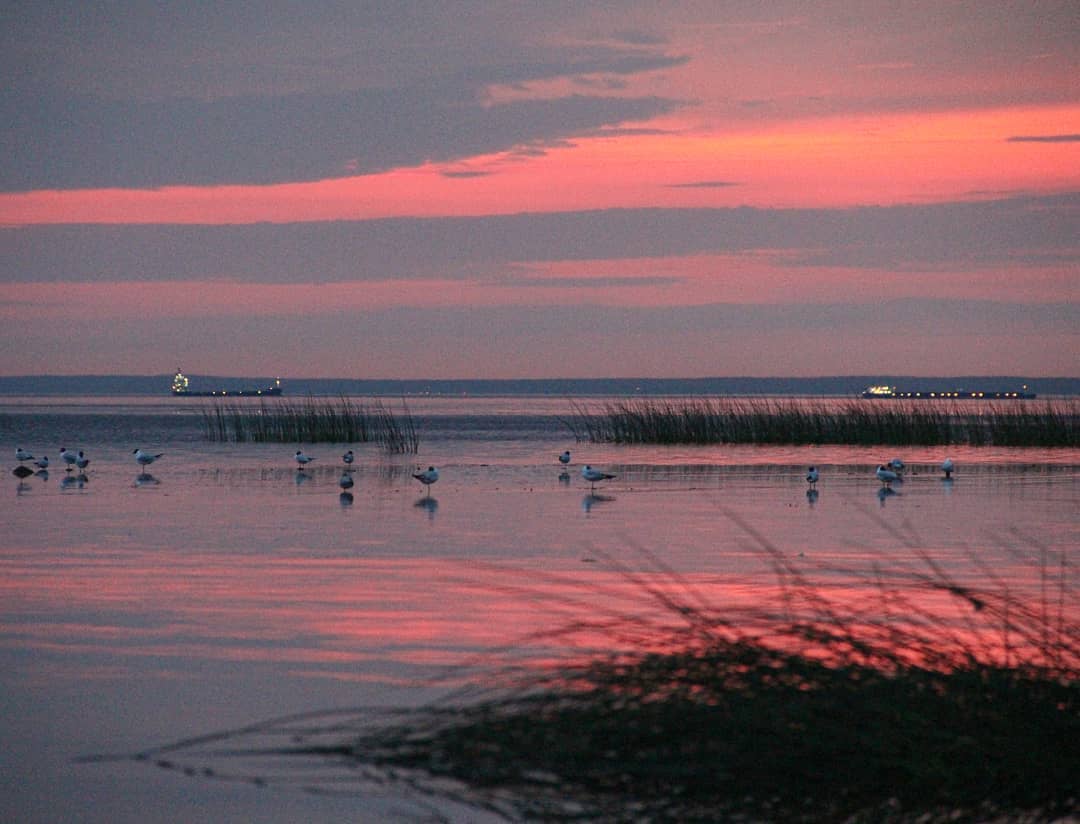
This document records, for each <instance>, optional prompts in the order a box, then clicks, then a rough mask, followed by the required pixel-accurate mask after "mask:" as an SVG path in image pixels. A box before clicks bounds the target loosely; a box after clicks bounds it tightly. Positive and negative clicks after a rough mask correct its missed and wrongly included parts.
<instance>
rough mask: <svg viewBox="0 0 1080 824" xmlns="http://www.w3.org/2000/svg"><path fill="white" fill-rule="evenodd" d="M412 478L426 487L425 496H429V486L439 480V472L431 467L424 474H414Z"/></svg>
mask: <svg viewBox="0 0 1080 824" xmlns="http://www.w3.org/2000/svg"><path fill="white" fill-rule="evenodd" d="M413 477H414V478H416V480H418V481H420V483H422V484H423V485H424V486H426V487H427V494H428V495H430V494H431V485H432V484H433V483H435V481H437V480H439V470H437V469H436V468H435V467H433V466H429V467H428V468H427V470H426V471H424V472H414V473H413Z"/></svg>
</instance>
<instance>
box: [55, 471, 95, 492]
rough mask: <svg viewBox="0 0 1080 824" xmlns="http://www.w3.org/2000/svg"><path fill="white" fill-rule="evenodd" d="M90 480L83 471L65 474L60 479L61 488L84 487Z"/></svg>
mask: <svg viewBox="0 0 1080 824" xmlns="http://www.w3.org/2000/svg"><path fill="white" fill-rule="evenodd" d="M89 482H90V479H89V478H87V477H86V475H84V474H83V473H81V472H80V473H79V474H78V475H65V476H64V477H63V478H61V479H60V489H82V488H83V487H84V486H86V485H87V484H88V483H89Z"/></svg>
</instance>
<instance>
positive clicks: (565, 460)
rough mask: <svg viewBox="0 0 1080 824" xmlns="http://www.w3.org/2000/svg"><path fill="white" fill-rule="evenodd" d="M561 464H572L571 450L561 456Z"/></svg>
mask: <svg viewBox="0 0 1080 824" xmlns="http://www.w3.org/2000/svg"><path fill="white" fill-rule="evenodd" d="M559 463H561V464H562V465H563V466H566V465H567V464H568V463H570V450H569V449H567V450H566V451H565V452H563V453H562V454H561V455H560V456H559Z"/></svg>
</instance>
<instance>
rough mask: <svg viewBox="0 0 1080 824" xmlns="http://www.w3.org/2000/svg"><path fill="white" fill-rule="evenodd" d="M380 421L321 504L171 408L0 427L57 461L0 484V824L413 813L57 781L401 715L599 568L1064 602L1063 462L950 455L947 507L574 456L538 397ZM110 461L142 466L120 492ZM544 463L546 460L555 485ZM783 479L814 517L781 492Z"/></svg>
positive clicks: (187, 407) (259, 449)
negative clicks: (604, 475)
mask: <svg viewBox="0 0 1080 824" xmlns="http://www.w3.org/2000/svg"><path fill="white" fill-rule="evenodd" d="M408 402H409V404H410V409H411V411H412V412H413V414H414V415H416V417H417V421H418V425H419V429H420V435H421V448H420V453H419V454H418V455H409V456H393V455H387V454H385V453H384V452H382V451H380V450H379V449H378V448H377V447H374V446H367V445H363V446H360V447H356V446H354V447H353V448H354V450H355V451H356V453H357V462H356V471H355V472H354V473H353V476H354V479H355V486H354V487H353V488H352V490H351V495H350V496H349V497H348V498H345V497H344V496H343V495H342V493H341V490H340V488H339V486H338V479H339V477H340V475H341V465H340V458H339V456H340V454H341V452H343V451H344V449H345V448H346V447H344V446H340V447H338V446H334V445H313V446H310V447H307V446H305V450H306V451H308V452H309V453H310V454H313V455H315V456H316V460H315V462H314V463H313V464H312V465H311V466H310V467H309V468H308V469H307V470H306V471H304V472H297V470H296V468H295V465H294V464H293V462H292V460H291V455H292V452H293V451H294V449H295V447H294V446H292V445H289V444H283V445H255V444H215V443H208V442H206V441H205V440H204V439H203V436H202V429H201V423H200V417H199V411H198V410H199V406H197V405H196V404H195V403H194V402H193V400H188V401H184V402H180V403H178V402H175V401H173V400H172V399H158V398H145V399H143V398H110V399H92V400H86V399H69V398H25V399H8V400H5V401H4V402H3V403H0V434H2V436H3V437H2V438H0V441H2V442H3V443H4V444H6V445H5V446H4V447H3V448H5V449H8V452H7V453H6V454H8V455H9V464H10V466H13V465H14V461H13V460H10V455H11V454H12V452H13V450H14V448H15V446H22V447H24V448H27V449H29V450H30V451H33V452H35V453H40V452H43V451H44V452H46V453H47V454H49V455H50V458H52V459H53V461H54V467H55V468H54V469H51V470H50V471H49V473H48V476H47V477H40V476H33V477H30V478H28V479H26V480H25V481H21V482H20V481H17V480H16V478H14V477H12V476H11V475H10V474H9V475H7V476H6V477H7V481H6V482H5V483H6V484H7V492H6V494H3V495H2V496H0V515H2V518H3V523H4V525H5V532H4V539H3V542H2V546H0V565H2V569H3V575H2V576H0V589H2V591H3V592H2V594H3V601H2V604H3V606H2V607H0V690H2V694H3V696H4V699H3V700H4V702H5V705H6V706H5V712H4V713H3V716H2V720H0V735H2V736H3V740H4V741H5V742H10V744H9V746H6V747H5V748H4V749H3V754H2V755H0V759H2V762H0V775H4V776H5V784H4V790H3V793H2V795H0V818H2V819H4V820H19V821H55V820H82V821H145V820H151V819H152V820H157V821H170V820H175V821H199V820H205V821H220V820H226V819H246V820H253V819H257V820H261V821H294V820H321V819H327V818H330V817H332V816H333V817H336V818H340V817H347V818H348V819H350V820H381V819H382V820H385V819H386V818H398V817H401V816H403V815H405V813H406V812H407V811H410V810H411V811H412V812H414V813H415V811H416V808H415V805H414V803H413V802H410V801H408V800H402V799H398V798H394V797H392V796H391V797H386V798H369V797H365V798H362V799H356V798H348V799H339V798H327V797H320V796H311V795H305V794H302V793H299V792H293V791H283V790H278V789H271V790H256V789H255V788H252V787H247V786H237V785H233V784H226V783H223V782H215V781H212V780H207V779H193V778H186V777H184V776H182V775H178V774H176V773H172V772H167V771H163V770H156V769H153V768H150V767H142V766H138V765H134V764H130V763H121V764H83V763H76V762H75V761H74V759H75V758H76V757H78V756H80V755H86V754H91V753H102V752H131V751H134V750H139V749H142V748H145V747H149V746H153V745H157V744H161V743H164V742H168V741H172V740H176V739H180V738H184V737H186V736H190V735H199V734H202V733H207V732H213V731H217V730H220V729H224V728H228V727H233V726H238V725H243V724H247V723H251V722H254V721H258V720H261V719H265V718H268V717H273V716H278V715H284V714H288V713H293V712H300V711H306V710H314V709H322V708H329V707H337V706H355V705H366V704H378V705H386V704H402V703H406V704H407V703H410V702H416V701H421V700H425V699H427V698H429V697H432V696H433V695H438V694H440V692H441V691H442V690H443V689H445V687H439V686H433V685H431V684H429V683H428V682H427V681H426V680H425V679H428V678H430V677H432V676H436V675H440V674H443V673H444V672H445V670H444V669H443V668H444V667H445V666H447V665H453V664H457V663H460V662H462V661H463V660H469V659H471V657H472V656H473V655H474V654H476V653H480V654H482V655H487V656H492V655H494V652H493V651H495V650H500V649H502V648H504V647H510V648H513V649H516V648H518V647H519V646H520V642H521V639H523V638H524V637H525V636H526V635H527V634H528V633H530V632H533V631H535V630H538V629H552V628H555V627H557V626H559V625H560V624H561V623H562V622H565V621H566V620H568V617H569V616H570V615H572V613H573V611H574V609H580V608H582V607H581V606H580V604H579V605H578V606H571V605H570V601H571V600H574V599H577V600H578V601H584V602H587V601H588V599H589V598H590V597H592V598H596V599H604V598H608V597H614V596H611V593H612V592H613V590H615V589H618V588H619V587H620V586H622V589H623V590H625V589H626V587H625V582H626V578H625V572H626V571H627V570H631V571H634V572H640V573H641V574H643V575H646V576H650V577H659V578H666V579H667V580H668V581H671V580H673V576H677V577H678V581H679V582H680V585H681V586H685V587H692V588H693V589H694V591H695V592H700V593H702V595H703V597H707V598H708V599H710V601H711V602H712V603H728V602H729V601H730V603H732V604H735V603H746V602H748V601H749V602H753V601H764V600H766V599H769V598H775V597H776V576H775V573H774V568H773V566H772V565H771V562H770V552H774V551H775V552H779V553H781V554H782V555H783V556H784V557H785V558H789V559H791V562H792V563H794V564H797V565H799V568H800V569H804V570H805V571H806V572H807V574H811V575H814V576H819V577H821V578H822V579H823V580H825V581H827V582H829V585H834V584H835V585H836V586H840V587H855V586H857V585H858V584H856V583H852V580H851V579H850V578H848V577H847V576H845V575H843V574H841V573H838V572H837V568H839V567H843V568H845V569H852V568H859V569H864V570H866V569H871V568H872V567H873V565H874V564H878V565H884V566H889V567H891V568H903V569H907V570H909V571H910V572H911V573H912V574H913V575H915V574H920V573H926V572H927V567H926V563H927V561H926V559H927V558H929V559H931V560H932V561H933V563H934V564H936V565H937V567H938V568H939V570H940V571H941V573H942V574H945V575H947V576H949V577H950V580H953V581H957V582H963V583H967V584H971V585H984V586H989V585H991V584H992V582H993V580H995V579H996V580H997V581H1004V582H1007V583H1008V585H1009V586H1010V587H1011V588H1012V589H1013V590H1014V591H1016V592H1018V593H1024V592H1030V593H1031V595H1032V598H1033V599H1034V598H1037V597H1039V596H1040V593H1044V592H1045V589H1046V587H1047V585H1048V584H1047V582H1046V580H1044V579H1043V578H1042V577H1040V576H1039V575H1035V574H1033V572H1032V570H1034V569H1038V568H1040V566H1039V564H1040V563H1041V565H1042V566H1041V569H1042V570H1043V571H1044V572H1045V570H1046V569H1047V567H1048V566H1049V567H1052V568H1054V569H1056V570H1060V568H1061V566H1062V563H1061V559H1065V575H1066V577H1067V579H1068V580H1067V584H1068V585H1069V586H1070V587H1073V588H1075V586H1076V584H1077V583H1078V582H1077V580H1076V573H1075V571H1074V569H1073V567H1072V566H1071V565H1072V564H1075V547H1076V546H1077V545H1080V540H1078V538H1080V529H1078V524H1080V520H1078V518H1077V512H1078V511H1080V507H1078V506H1077V504H1078V502H1080V484H1078V480H1080V454H1078V451H1077V450H1027V449H1011V450H1008V449H997V450H994V449H975V448H960V449H952V450H950V454H951V456H952V457H953V459H954V461H956V463H957V471H956V474H955V478H954V480H953V481H952V482H951V483H949V482H945V481H944V480H943V479H942V478H941V476H940V473H939V472H938V471H937V470H936V467H937V465H938V464H939V463H940V461H941V459H942V458H943V457H944V453H943V452H942V451H941V450H940V449H937V448H934V449H925V448H919V449H903V450H897V449H895V448H889V449H888V450H876V449H865V448H852V447H816V448H810V447H698V448H687V447H664V448H655V447H617V446H608V445H604V446H593V445H589V444H577V443H574V442H573V441H572V439H571V438H570V436H569V430H568V429H567V428H566V427H565V426H564V425H563V424H562V423H561V422H560V420H559V418H560V416H561V415H563V414H564V412H565V406H566V402H565V401H564V400H562V399H550V398H541V399H536V398H526V399H522V398H507V399H490V398H489V399H479V400H477V399H458V398H454V399H438V398H432V399H419V400H414V399H411V398H410V399H409V401H408ZM386 403H388V405H391V406H393V405H394V403H395V402H393V401H386ZM60 446H69V447H71V448H74V449H83V450H85V451H86V452H87V454H88V455H89V456H90V458H91V464H90V467H89V469H88V471H87V473H86V475H85V478H83V479H82V480H80V479H78V478H77V477H76V476H75V474H74V473H67V472H65V471H64V470H63V469H62V468H61V467H56V462H57V459H56V454H55V453H56V452H57V450H58V449H59V447H60ZM136 446H141V447H143V448H145V449H147V450H148V451H152V452H163V453H164V456H163V457H162V458H161V459H160V461H159V462H157V463H155V464H153V465H152V467H150V468H149V472H148V473H145V472H140V470H139V469H138V468H137V467H136V465H135V463H134V460H133V458H132V455H131V451H132V450H133V449H134V448H135V447H136ZM565 448H569V449H571V450H572V452H573V466H572V467H571V472H570V474H569V477H565V478H561V477H560V475H561V473H562V467H560V466H559V465H558V463H557V462H556V460H555V456H556V455H557V454H558V453H559V452H561V451H562V450H563V449H565ZM897 454H899V455H900V456H901V457H902V458H903V459H904V461H905V462H906V464H907V465H908V471H907V477H906V480H905V482H904V483H903V484H901V485H897V487H896V489H895V490H894V491H893V492H891V493H889V494H882V493H881V484H880V483H879V482H878V481H877V480H876V479H875V478H874V475H873V469H874V467H875V466H876V465H877V464H878V463H881V462H882V461H885V460H888V459H889V458H891V457H893V456H894V455H897ZM586 462H589V463H592V464H595V465H597V466H600V467H602V468H603V469H604V470H605V471H609V472H612V473H614V474H615V475H616V476H617V477H616V478H615V479H614V480H612V481H609V482H605V483H604V484H602V485H599V486H598V487H597V489H596V491H595V493H593V492H591V491H590V489H589V485H588V484H587V483H585V482H584V481H583V480H581V478H580V477H579V476H578V474H577V471H578V469H579V468H580V466H581V465H582V464H584V463H586ZM811 463H812V464H815V465H817V466H818V467H819V468H820V471H821V480H820V481H819V483H818V484H817V495H816V496H808V495H807V484H806V482H805V480H804V478H803V476H804V474H805V469H806V466H807V465H808V464H811ZM427 465H437V466H439V468H440V472H441V475H442V477H441V479H440V480H439V482H438V483H437V484H436V485H435V486H434V487H433V488H432V489H431V492H430V495H428V494H426V492H425V490H424V489H422V488H421V487H420V485H419V484H418V483H416V482H415V481H414V480H413V479H412V478H411V476H410V473H411V472H412V471H414V470H415V469H416V468H417V467H418V466H419V467H426V466H427ZM10 466H9V470H10ZM662 568H663V569H662ZM620 582H621V583H620ZM582 593H585V595H584V596H582V595H581V594H582ZM630 603H633V602H632V601H631V602H630ZM647 606H648V605H647V604H645V603H642V604H641V605H640V609H641V610H643V611H644V610H645V609H647ZM1070 607H1071V603H1070ZM621 608H626V609H629V610H631V611H632V610H633V609H636V608H638V607H636V606H630V607H621ZM193 804H194V806H192V805H193ZM410 805H412V806H410ZM458 814H460V815H462V816H463V820H467V819H468V818H469V815H470V814H468V813H464V814H462V813H460V811H458Z"/></svg>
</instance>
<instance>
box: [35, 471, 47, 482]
mask: <svg viewBox="0 0 1080 824" xmlns="http://www.w3.org/2000/svg"><path fill="white" fill-rule="evenodd" d="M34 475H36V476H37V477H39V478H41V480H43V481H47V480H49V470H47V469H39V470H38V471H37V472H35V473H34Z"/></svg>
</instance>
